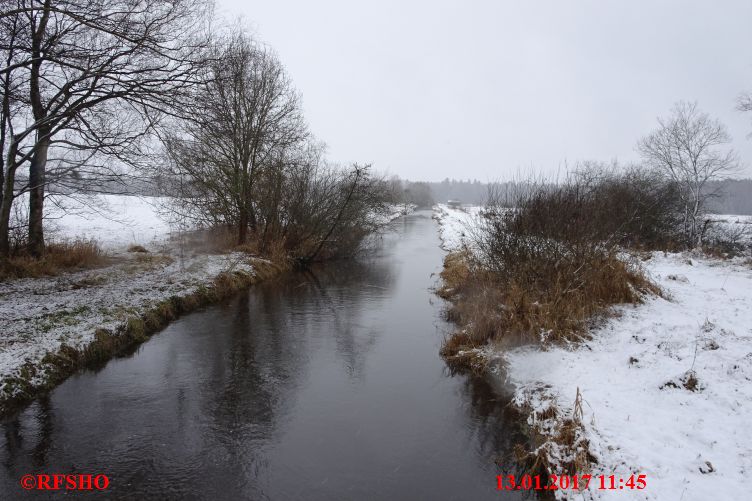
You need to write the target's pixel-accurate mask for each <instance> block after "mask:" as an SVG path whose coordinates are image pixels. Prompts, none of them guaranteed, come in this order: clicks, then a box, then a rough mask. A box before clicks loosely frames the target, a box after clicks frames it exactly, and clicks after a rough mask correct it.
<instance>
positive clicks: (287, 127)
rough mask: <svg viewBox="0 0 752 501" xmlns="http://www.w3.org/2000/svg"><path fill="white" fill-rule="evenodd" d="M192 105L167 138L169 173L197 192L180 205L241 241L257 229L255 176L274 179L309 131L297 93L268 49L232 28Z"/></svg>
mask: <svg viewBox="0 0 752 501" xmlns="http://www.w3.org/2000/svg"><path fill="white" fill-rule="evenodd" d="M191 110H192V112H191V116H190V118H189V119H188V120H184V121H182V123H181V125H182V130H178V132H176V133H173V134H170V135H168V136H167V138H166V146H167V152H168V154H169V157H170V159H171V161H172V163H173V167H174V168H175V172H176V173H177V174H179V175H183V176H186V177H187V178H188V179H189V181H190V185H189V189H190V190H193V193H192V194H193V195H197V196H192V197H190V198H184V199H183V200H182V202H184V203H189V204H191V205H193V208H194V209H195V210H193V211H192V212H193V214H194V216H195V217H196V218H199V219H205V220H207V219H208V220H210V221H209V222H213V223H219V222H222V223H224V224H229V225H231V226H233V227H235V228H236V229H237V232H238V233H237V242H238V243H239V244H243V243H245V242H246V240H247V237H248V231H249V230H250V231H251V232H254V233H255V232H256V231H257V230H258V227H259V221H258V214H257V212H258V209H259V204H258V201H259V199H260V198H261V196H260V195H267V194H268V193H265V190H266V188H268V186H259V184H258V183H259V180H260V179H261V178H262V177H263V178H265V179H266V180H267V181H269V182H273V181H274V180H275V179H277V180H278V176H275V173H276V174H279V175H281V169H283V168H284V167H285V165H287V164H288V163H289V162H288V161H289V159H290V154H291V152H293V151H294V150H296V149H298V148H300V147H301V146H302V145H303V144H304V142H305V140H306V138H307V136H308V132H307V128H306V124H305V122H304V120H303V116H302V112H301V109H300V105H299V98H298V95H297V93H296V91H295V89H294V88H293V86H292V83H291V82H290V79H289V78H288V77H287V75H286V73H285V71H284V68H283V67H282V64H281V63H280V62H279V60H278V59H277V57H276V56H275V55H274V53H273V52H272V51H271V50H270V49H269V48H268V47H266V46H265V45H262V44H260V43H258V42H256V41H254V40H252V39H251V38H250V37H249V36H248V35H247V34H246V33H245V32H244V31H243V29H242V28H240V27H236V28H235V29H234V30H233V31H232V32H231V33H230V34H229V35H228V36H227V37H226V38H225V39H221V40H218V41H216V42H215V43H214V48H213V55H212V62H211V64H210V66H209V68H208V71H207V74H206V75H205V80H204V82H203V83H202V84H201V85H200V86H199V87H198V88H197V90H196V92H195V94H194V96H193V103H192V106H191ZM275 193H277V194H278V192H277V191H275V190H272V195H274V194H275ZM212 220H213V221H212Z"/></svg>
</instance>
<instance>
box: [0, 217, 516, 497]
mask: <svg viewBox="0 0 752 501" xmlns="http://www.w3.org/2000/svg"><path fill="white" fill-rule="evenodd" d="M442 258H443V252H442V251H441V250H440V249H439V242H438V237H437V231H436V225H435V222H434V221H432V220H431V219H430V212H419V213H416V214H414V215H411V216H408V217H406V218H402V219H400V220H398V221H395V222H394V223H392V229H391V231H390V232H388V233H387V234H386V235H385V236H384V237H383V241H382V242H381V244H380V245H379V246H378V247H377V249H376V250H375V251H374V252H373V253H372V254H370V255H368V256H366V257H364V258H362V259H360V260H359V261H357V262H349V263H333V264H329V265H326V266H322V267H320V268H317V269H315V270H313V271H312V272H309V273H296V274H291V275H290V276H289V277H285V278H284V279H282V280H275V281H271V282H269V283H266V284H262V285H260V286H257V287H255V288H253V289H252V290H250V291H248V292H247V293H244V294H242V295H240V296H238V297H236V298H233V299H232V300H230V301H227V302H226V303H224V304H220V305H217V306H214V307H210V308H207V309H205V310H203V311H200V312H196V313H193V314H190V315H187V316H185V317H183V318H181V319H180V320H178V321H176V322H174V323H173V324H171V325H170V326H169V327H168V328H166V329H165V330H164V331H163V332H161V333H160V334H159V335H156V336H154V337H153V338H152V339H151V340H150V341H148V342H147V343H145V344H143V345H142V346H141V347H140V348H139V349H138V350H137V351H136V353H134V354H133V355H131V356H129V357H126V358H120V359H116V360H112V361H110V362H109V363H108V364H107V365H106V366H105V367H104V368H103V369H101V370H99V371H97V372H94V371H85V372H82V373H80V374H78V375H76V376H73V377H71V378H70V379H68V380H67V381H66V382H65V383H63V384H62V385H60V386H59V387H58V388H56V389H55V390H54V391H52V392H51V393H50V394H49V395H48V396H47V397H44V398H42V399H39V400H37V401H36V402H34V403H33V404H32V405H30V406H29V407H27V408H26V409H24V410H23V411H21V412H20V413H18V414H17V415H15V416H11V417H10V418H8V419H6V420H4V421H3V422H2V423H1V425H2V434H0V465H1V466H0V498H2V499H15V498H23V496H24V495H25V494H26V497H27V498H32V497H33V498H37V499H38V498H40V493H39V492H30V493H25V492H24V491H23V490H22V489H21V488H20V486H19V479H20V478H21V476H23V475H24V474H27V473H36V472H39V473H72V472H81V473H104V474H106V475H107V476H108V477H109V478H110V487H109V489H108V490H107V492H106V495H107V497H110V498H132V499H144V498H148V499H274V500H277V499H301V500H302V499H305V500H317V499H321V500H336V499H352V500H363V499H433V500H443V499H474V500H475V499H499V498H507V499H508V498H509V497H510V496H509V493H503V492H497V491H496V490H495V486H496V482H495V475H497V474H499V473H511V471H510V468H511V466H509V453H510V449H511V444H512V441H513V439H514V438H515V437H513V433H512V431H511V430H512V427H511V426H510V425H509V423H508V422H507V421H508V420H509V419H510V418H509V417H508V416H506V415H505V406H506V400H505V399H504V398H503V397H501V396H500V395H499V394H498V393H497V392H496V391H494V389H493V388H492V387H491V386H490V385H489V384H488V382H487V381H485V380H483V379H479V378H472V377H468V376H451V375H450V374H449V372H448V370H447V368H446V366H445V365H444V363H443V361H442V360H441V359H440V358H439V356H438V349H439V346H440V343H441V340H442V339H443V336H444V335H445V334H446V332H447V331H449V330H450V329H451V326H450V325H448V324H446V323H445V322H444V321H443V320H442V318H441V308H442V304H441V301H440V300H439V299H438V298H437V297H436V296H434V295H433V294H432V293H431V287H432V286H433V285H434V284H435V280H436V277H435V276H432V274H434V273H437V272H438V271H440V269H441V260H442ZM64 494H65V492H62V493H58V496H59V497H62V495H64ZM68 494H69V495H79V493H75V492H70V493H68ZM514 494H517V493H514Z"/></svg>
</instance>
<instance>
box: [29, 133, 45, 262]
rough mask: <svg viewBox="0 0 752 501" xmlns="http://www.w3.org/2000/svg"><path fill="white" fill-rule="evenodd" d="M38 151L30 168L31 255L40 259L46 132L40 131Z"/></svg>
mask: <svg viewBox="0 0 752 501" xmlns="http://www.w3.org/2000/svg"><path fill="white" fill-rule="evenodd" d="M39 136H40V137H41V138H42V139H40V140H39V141H38V142H37V150H36V152H34V157H33V158H32V159H31V165H30V166H29V186H30V191H29V245H28V250H29V254H31V255H32V256H34V257H36V258H39V257H42V254H44V229H43V227H42V217H43V215H44V186H45V181H44V177H45V176H44V174H45V168H46V166H47V151H48V149H49V146H50V140H49V138H47V134H46V131H44V130H42V129H40V134H39Z"/></svg>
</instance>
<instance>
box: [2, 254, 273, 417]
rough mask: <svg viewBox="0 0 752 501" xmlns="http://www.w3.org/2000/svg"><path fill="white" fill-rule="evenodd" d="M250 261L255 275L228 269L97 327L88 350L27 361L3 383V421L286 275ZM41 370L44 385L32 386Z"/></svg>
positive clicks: (64, 350) (60, 351) (264, 262)
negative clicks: (110, 325) (183, 321)
mask: <svg viewBox="0 0 752 501" xmlns="http://www.w3.org/2000/svg"><path fill="white" fill-rule="evenodd" d="M250 259H252V261H253V271H251V272H247V271H223V272H221V273H219V274H217V275H216V276H214V277H213V278H212V279H211V280H209V281H207V282H206V283H205V284H202V285H200V286H199V287H198V288H196V289H195V290H193V291H192V292H189V293H186V294H182V295H180V294H175V295H172V296H171V297H169V298H167V299H164V300H162V301H160V302H158V303H157V304H155V305H153V306H151V307H149V308H146V309H144V310H143V311H142V312H140V313H139V314H136V315H131V316H129V317H128V318H127V319H125V320H124V321H123V322H121V323H120V324H119V325H118V326H117V327H116V328H115V329H114V330H111V329H105V328H99V329H96V330H95V333H94V338H93V340H92V341H91V342H90V343H89V344H87V345H86V346H83V347H80V348H73V347H71V346H68V345H66V344H62V345H61V346H60V348H59V349H58V350H57V351H56V352H47V354H46V355H45V356H44V357H43V358H42V359H41V361H40V362H39V363H38V364H35V363H33V362H27V363H25V364H24V365H23V366H21V369H20V375H19V376H11V377H8V378H6V379H4V380H2V381H0V383H5V388H4V389H5V391H4V392H3V394H2V395H0V419H2V418H5V417H7V416H8V415H10V414H12V413H14V412H16V411H18V410H19V409H21V408H22V407H23V406H25V405H27V404H29V403H31V402H32V401H33V400H34V399H35V398H37V397H39V396H41V395H44V394H46V393H48V392H50V391H51V390H53V389H54V388H55V387H57V386H58V385H60V384H61V383H62V382H64V381H65V380H66V379H68V377H70V376H72V375H73V374H75V373H76V372H77V371H79V370H81V369H87V368H88V369H96V368H98V367H102V366H103V365H104V364H106V363H107V362H108V361H109V360H111V359H113V358H117V357H118V356H120V355H123V354H126V353H128V352H129V351H130V350H132V349H134V348H136V347H138V346H139V345H141V344H142V343H145V342H146V341H148V340H149V339H150V338H151V337H152V336H153V335H156V334H158V333H159V332H160V331H161V330H163V329H164V328H165V327H167V325H168V324H169V323H170V322H172V321H174V320H176V319H178V318H179V317H181V316H183V315H185V314H188V313H192V312H194V311H196V310H199V309H201V308H203V307H206V306H209V305H212V304H216V303H218V302H220V301H222V300H224V299H226V298H228V297H231V296H233V295H235V294H237V293H239V292H241V291H243V290H246V289H248V288H250V287H252V286H253V285H256V284H258V283H260V282H262V281H266V280H269V279H270V278H272V277H275V276H277V275H279V274H281V273H282V272H283V271H284V267H283V266H280V265H278V264H276V263H273V262H272V261H268V260H266V259H260V258H250ZM42 368H44V378H43V381H42V382H41V383H38V384H34V383H32V379H34V376H36V375H37V373H38V372H39V371H40V370H41V369H42ZM1 386H2V384H0V387H1Z"/></svg>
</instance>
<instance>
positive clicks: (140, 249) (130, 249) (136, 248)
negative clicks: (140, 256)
mask: <svg viewBox="0 0 752 501" xmlns="http://www.w3.org/2000/svg"><path fill="white" fill-rule="evenodd" d="M128 252H143V253H146V252H149V251H148V250H146V248H145V247H144V246H142V245H131V246H129V247H128Z"/></svg>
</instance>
